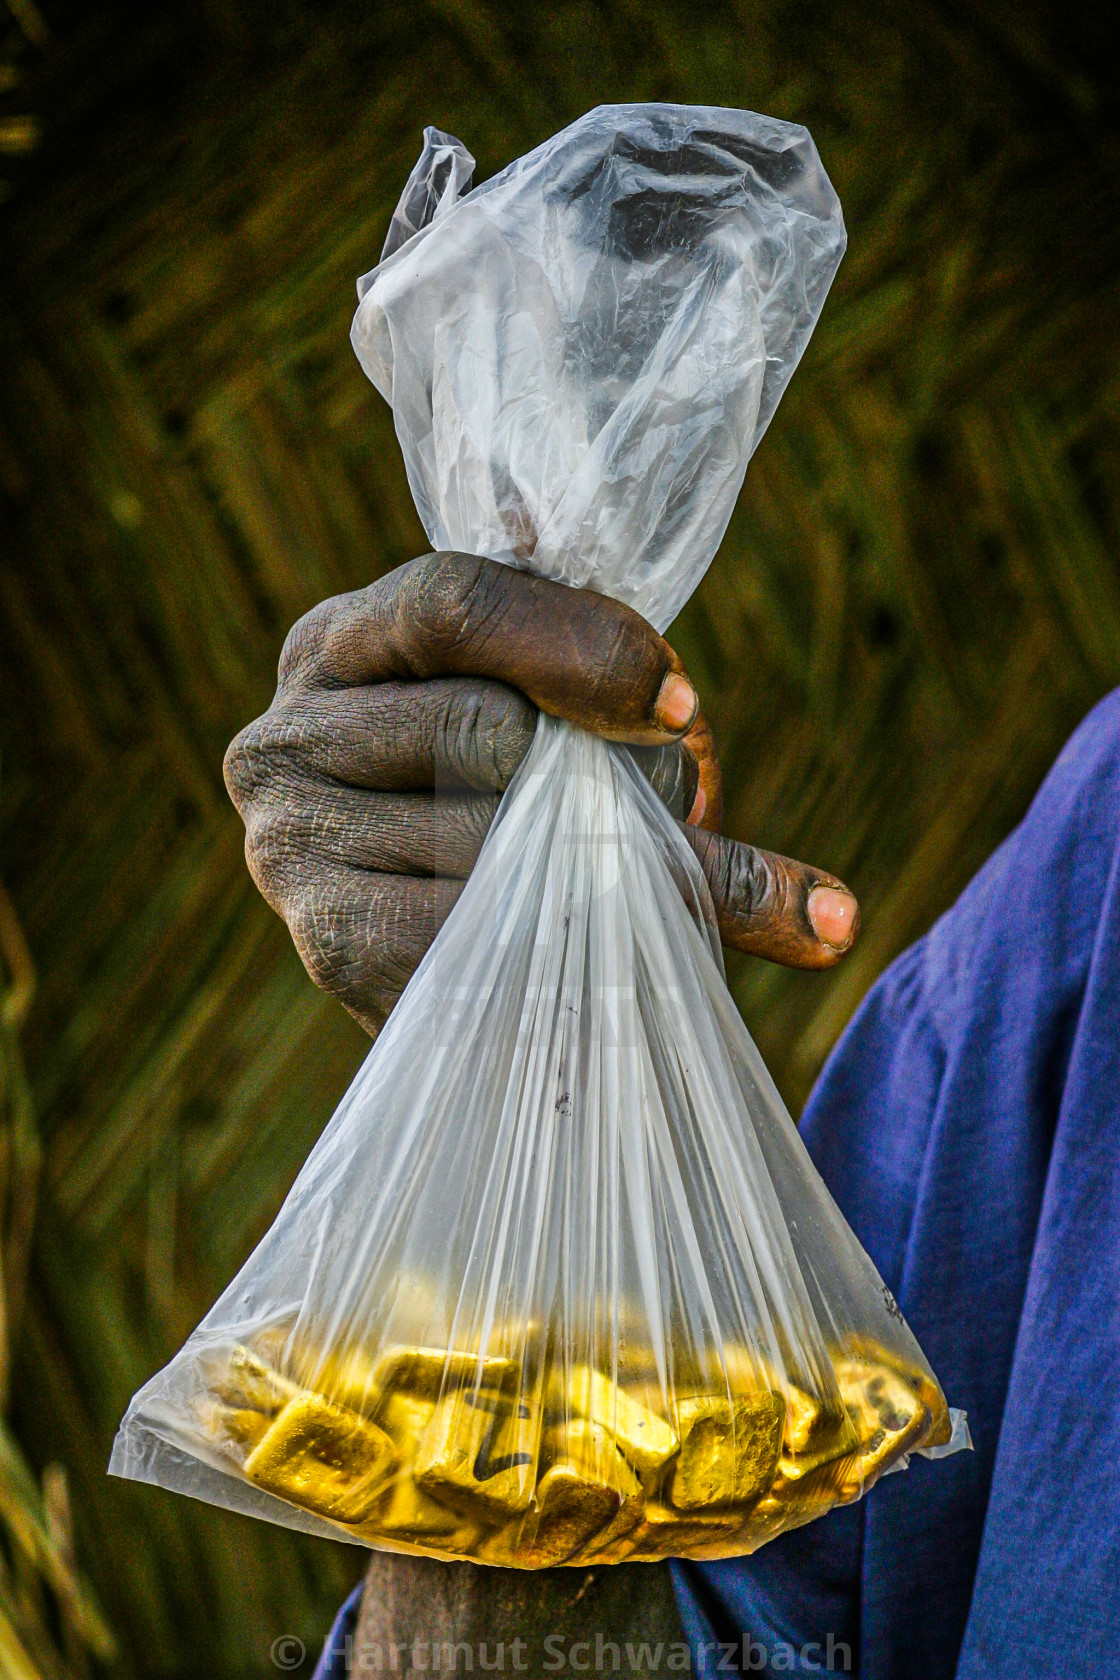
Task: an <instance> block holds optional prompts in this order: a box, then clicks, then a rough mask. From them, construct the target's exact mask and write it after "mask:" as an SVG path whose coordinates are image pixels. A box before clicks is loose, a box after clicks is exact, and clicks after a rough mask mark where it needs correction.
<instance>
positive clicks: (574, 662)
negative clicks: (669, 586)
mask: <svg viewBox="0 0 1120 1680" xmlns="http://www.w3.org/2000/svg"><path fill="white" fill-rule="evenodd" d="M446 676H476V677H487V678H490V679H492V680H496V681H499V682H506V683H510V684H512V686H513V687H514V688H519V689H520V690H521V692H522V693H523V694H527V695H528V697H529V699H530V700H532V701H533V703H534V704H535V705H536V706H538V707H539V708H540V710H541V711H543V712H548V713H549V714H550V715H551V716H553V717H558V718H564V719H566V720H567V721H568V722H569V723H575V724H578V725H579V726H580V727H581V728H583V729H590V730H593V731H594V732H595V734H597V735H602V736H605V737H606V738H607V739H608V740H613V741H628V742H633V743H636V744H649V745H658V744H660V743H663V742H666V741H672V740H677V739H679V737H680V736H681V735H683V734H684V733H685V732H686V731H687V730H688V729H689V728H690V727H691V725H692V723H693V720H694V719H695V717H696V713H697V710H698V708H699V701H698V699H697V695H696V690H695V689H694V688H693V686H692V683H691V682H690V681H689V679H688V676H687V675H686V674H685V670H684V667H683V666H682V664H681V662H680V660H679V659H678V657H677V655H676V654H675V653H674V652H673V650H672V648H671V647H670V646H669V644H668V642H667V641H666V640H665V639H664V637H663V636H659V635H658V633H657V631H656V630H655V629H654V628H653V626H652V625H651V624H647V622H646V620H645V619H644V618H642V617H641V615H640V614H639V613H636V612H634V611H633V610H632V608H630V607H627V606H624V605H623V603H622V602H621V601H615V600H612V599H611V598H610V597H609V596H606V595H597V594H596V593H595V592H594V591H593V590H590V589H569V588H568V587H567V586H566V585H564V584H561V583H552V582H550V581H549V580H548V579H547V578H539V577H533V576H532V575H531V574H530V573H528V572H518V571H515V570H513V569H512V568H511V567H509V566H502V565H499V564H498V563H497V562H496V561H493V560H485V559H482V558H480V557H479V556H478V555H471V554H426V555H424V556H423V557H422V558H421V559H419V560H412V561H410V562H409V563H408V564H407V565H405V566H401V567H399V568H398V569H397V570H396V571H395V572H390V573H389V574H388V575H387V576H386V577H383V578H380V579H379V580H378V581H377V582H376V583H373V584H370V586H369V587H368V588H367V589H362V590H358V591H357V592H356V593H354V594H352V595H339V596H336V597H334V599H333V600H329V601H324V602H322V603H321V604H320V605H319V606H318V607H316V608H314V609H313V610H312V611H311V612H310V613H308V614H307V616H306V617H305V618H302V619H301V620H300V621H299V623H298V624H297V625H296V626H295V628H294V629H293V630H292V632H291V634H290V635H289V637H288V640H287V642H286V643H285V646H284V652H283V654H282V655H281V660H280V686H281V689H284V688H287V687H297V686H301V685H302V686H304V687H328V688H351V687H358V686H361V685H365V684H369V683H377V682H387V681H394V680H396V681H401V680H410V679H411V680H416V679H421V680H423V679H427V678H430V677H446Z"/></svg>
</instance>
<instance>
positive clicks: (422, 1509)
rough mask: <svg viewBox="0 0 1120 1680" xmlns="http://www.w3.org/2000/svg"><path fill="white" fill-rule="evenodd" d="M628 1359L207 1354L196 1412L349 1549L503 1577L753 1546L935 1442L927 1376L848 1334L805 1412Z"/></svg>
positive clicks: (767, 1386)
mask: <svg viewBox="0 0 1120 1680" xmlns="http://www.w3.org/2000/svg"><path fill="white" fill-rule="evenodd" d="M642 1363H643V1362H642V1361H641V1360H637V1361H634V1362H632V1365H631V1367H630V1368H629V1369H628V1372H627V1374H625V1375H623V1374H621V1373H620V1374H619V1377H618V1380H617V1381H615V1380H612V1378H611V1377H610V1376H607V1375H606V1374H604V1373H603V1372H602V1371H598V1370H595V1369H593V1368H592V1367H590V1366H588V1365H572V1366H564V1367H561V1366H560V1365H559V1364H557V1363H553V1364H552V1365H551V1367H550V1368H549V1369H548V1370H546V1371H544V1372H543V1373H542V1372H540V1371H537V1372H535V1373H533V1375H532V1377H531V1379H526V1378H525V1377H524V1374H523V1371H522V1367H521V1365H520V1364H519V1363H518V1362H517V1361H515V1360H512V1359H510V1358H507V1357H504V1356H490V1355H486V1356H482V1357H480V1356H478V1355H477V1354H475V1353H467V1352H462V1351H459V1350H455V1349H452V1350H450V1351H444V1350H441V1349H433V1348H423V1347H407V1348H402V1347H398V1348H392V1349H390V1350H388V1351H387V1352H383V1353H381V1354H380V1355H379V1356H378V1357H377V1358H376V1359H373V1360H370V1359H368V1358H366V1357H364V1356H363V1355H361V1354H359V1353H354V1352H351V1353H348V1354H346V1355H345V1356H344V1357H342V1358H337V1359H336V1358H333V1357H321V1358H318V1359H315V1360H313V1361H312V1360H308V1359H304V1360H303V1361H302V1362H300V1365H299V1369H300V1370H302V1371H303V1372H304V1377H305V1379H306V1376H307V1373H309V1372H313V1381H308V1380H299V1378H298V1373H297V1371H296V1369H295V1367H294V1366H293V1365H292V1363H291V1361H290V1360H286V1359H285V1355H284V1352H283V1338H282V1337H277V1336H275V1335H274V1336H273V1337H272V1338H270V1339H268V1338H264V1337H262V1338H261V1339H260V1341H259V1343H258V1346H257V1347H256V1348H255V1349H254V1348H249V1347H243V1346H238V1347H235V1348H232V1349H228V1348H227V1349H226V1350H224V1352H222V1353H215V1354H213V1355H210V1356H208V1358H207V1361H206V1363H205V1364H204V1365H203V1367H202V1374H203V1377H204V1380H205V1382H206V1385H207V1387H206V1392H205V1395H204V1397H203V1398H202V1400H201V1401H200V1403H199V1406H198V1409H197V1416H198V1420H199V1424H200V1426H201V1427H202V1428H203V1430H204V1431H205V1432H206V1434H207V1436H208V1437H209V1438H210V1439H211V1441H212V1444H213V1446H214V1447H215V1448H216V1449H217V1450H218V1451H219V1452H221V1453H222V1455H223V1456H224V1457H226V1458H227V1459H228V1458H232V1459H233V1460H234V1461H235V1462H236V1463H237V1464H238V1465H239V1467H240V1469H241V1471H242V1473H243V1474H244V1475H245V1476H246V1477H247V1478H248V1480H249V1481H251V1482H254V1483H255V1484H256V1485H257V1486H259V1487H261V1488H264V1489H266V1490H267V1491H268V1492H270V1493H273V1494H276V1495H278V1496H279V1497H280V1498H282V1499H286V1500H288V1501H289V1502H290V1503H292V1504H294V1505H299V1506H301V1507H303V1508H304V1509H305V1510H309V1511H313V1512H315V1513H316V1514H317V1515H319V1516H322V1517H326V1518H328V1519H329V1520H331V1521H332V1522H335V1523H337V1524H339V1525H341V1526H342V1527H344V1528H346V1529H347V1530H348V1531H349V1532H351V1533H352V1534H354V1535H355V1536H356V1537H358V1538H361V1539H365V1540H369V1541H372V1542H374V1543H378V1542H382V1543H384V1544H386V1545H387V1546H390V1547H392V1548H394V1549H398V1550H410V1551H411V1550H416V1551H421V1552H425V1553H431V1554H435V1555H440V1556H445V1557H471V1558H475V1559H477V1560H478V1561H479V1562H483V1563H492V1564H501V1565H505V1566H507V1567H511V1568H520V1569H542V1568H546V1567H549V1566H552V1565H555V1564H573V1565H574V1564H593V1563H617V1562H622V1561H623V1560H627V1559H632V1560H636V1561H642V1560H652V1559H656V1558H665V1557H699V1558H715V1557H726V1556H732V1555H735V1554H738V1553H743V1552H749V1551H753V1550H755V1549H756V1548H757V1547H758V1546H760V1545H763V1544H765V1542H766V1541H767V1540H770V1539H773V1538H774V1536H775V1535H777V1534H779V1533H781V1532H782V1531H783V1530H784V1529H786V1528H793V1527H797V1526H799V1525H800V1524H802V1523H805V1522H810V1521H812V1519H813V1518H814V1517H817V1516H820V1515H822V1514H823V1513H824V1512H825V1511H827V1510H829V1509H830V1508H831V1507H832V1506H833V1505H837V1504H842V1503H846V1502H847V1501H850V1500H852V1499H856V1498H858V1497H859V1496H860V1494H861V1493H862V1492H864V1491H865V1490H866V1489H867V1488H868V1487H869V1486H870V1485H871V1483H872V1482H873V1481H874V1480H876V1478H877V1477H878V1476H879V1475H881V1474H882V1472H883V1471H884V1470H885V1469H887V1468H888V1467H889V1466H890V1465H891V1464H893V1463H895V1462H896V1460H897V1459H898V1458H899V1457H900V1456H901V1455H902V1454H903V1453H906V1452H909V1451H912V1450H913V1449H914V1448H915V1447H917V1446H923V1445H929V1444H932V1443H933V1442H935V1441H939V1440H944V1439H946V1438H947V1433H948V1423H949V1420H948V1413H947V1410H946V1407H945V1402H944V1398H943V1396H942V1394H941V1391H940V1389H939V1388H938V1387H937V1385H936V1383H934V1382H933V1381H932V1380H931V1379H930V1377H929V1376H928V1374H927V1373H925V1372H922V1371H919V1370H916V1369H912V1368H908V1367H904V1366H903V1365H902V1364H901V1363H900V1362H899V1361H898V1360H895V1359H892V1358H891V1357H890V1356H889V1355H888V1354H886V1353H885V1352H884V1350H883V1349H881V1348H879V1347H878V1346H876V1345H874V1344H871V1343H869V1342H867V1341H866V1340H859V1339H858V1338H854V1337H853V1338H848V1339H846V1341H845V1344H844V1346H843V1347H842V1348H837V1349H836V1350H835V1351H834V1354H833V1358H832V1366H833V1372H834V1375H835V1385H834V1387H833V1385H832V1384H829V1385H828V1387H829V1390H830V1392H831V1395H832V1397H831V1398H826V1399H823V1400H822V1399H820V1398H817V1397H816V1396H815V1395H814V1394H813V1393H811V1392H809V1390H808V1388H807V1387H806V1388H803V1387H801V1386H800V1385H799V1384H797V1383H793V1382H791V1381H789V1380H788V1378H786V1377H785V1376H784V1375H783V1376H781V1377H779V1376H777V1375H775V1374H774V1372H773V1371H772V1370H770V1369H769V1368H768V1367H767V1366H766V1365H765V1364H764V1363H763V1362H761V1361H760V1360H759V1359H757V1358H755V1357H752V1356H750V1355H748V1354H747V1352H746V1350H744V1349H736V1348H726V1349H724V1350H722V1354H721V1355H720V1356H719V1357H718V1358H717V1359H716V1360H715V1362H714V1368H718V1371H719V1373H720V1375H721V1377H722V1382H720V1381H717V1380H712V1379H709V1380H707V1381H706V1382H705V1383H704V1384H703V1385H702V1386H698V1387H696V1388H693V1387H690V1388H689V1390H688V1391H687V1392H681V1391H680V1390H679V1389H678V1390H677V1391H676V1392H675V1393H673V1394H671V1396H670V1397H669V1398H668V1399H667V1400H666V1398H665V1397H664V1394H663V1390H662V1388H661V1386H660V1384H658V1383H656V1382H651V1381H650V1379H649V1376H648V1370H647V1373H646V1375H645V1377H644V1379H643V1376H642V1373H641V1366H642ZM281 1367H283V1368H281Z"/></svg>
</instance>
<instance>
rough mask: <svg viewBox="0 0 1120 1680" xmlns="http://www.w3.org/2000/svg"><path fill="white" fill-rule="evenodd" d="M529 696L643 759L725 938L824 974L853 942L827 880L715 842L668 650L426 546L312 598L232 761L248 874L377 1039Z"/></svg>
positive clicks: (702, 737)
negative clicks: (349, 587) (336, 592)
mask: <svg viewBox="0 0 1120 1680" xmlns="http://www.w3.org/2000/svg"><path fill="white" fill-rule="evenodd" d="M538 708H539V709H541V710H544V711H546V712H549V713H551V714H552V716H554V717H560V718H565V719H567V720H568V721H569V722H571V723H575V724H578V725H580V726H581V727H582V728H584V729H591V730H595V731H596V732H597V733H599V734H600V735H603V736H605V737H606V738H607V739H609V740H613V741H623V742H627V743H629V744H631V745H633V746H635V747H637V748H638V749H639V757H640V760H641V762H642V766H643V769H644V770H645V772H646V774H647V775H648V776H649V777H650V780H651V782H652V784H653V786H654V787H655V788H656V789H657V791H658V793H659V794H660V795H661V797H662V798H663V799H664V800H665V801H666V803H667V805H668V806H669V808H670V810H672V811H673V813H674V815H675V816H677V818H678V819H679V820H681V819H685V818H686V817H687V818H688V819H689V820H687V821H682V827H683V829H684V832H685V833H686V835H687V836H688V838H689V840H690V842H691V844H692V846H693V847H694V849H695V851H696V854H697V856H698V858H699V860H700V862H701V864H702V866H703V869H704V872H705V874H706V876H707V879H708V882H709V884H710V886H711V890H712V897H713V900H714V903H715V907H716V912H717V915H718V918H719V926H720V932H721V935H722V938H723V941H724V943H725V944H726V945H729V946H732V947H734V948H735V949H736V950H741V951H750V952H753V953H755V954H756V955H758V956H763V957H768V958H770V959H771V960H772V961H775V962H781V963H786V964H789V965H792V966H795V967H801V968H827V967H829V966H830V965H831V964H832V963H834V962H836V961H837V960H838V959H839V958H840V957H841V956H842V955H843V954H844V952H845V951H847V950H848V949H849V948H850V946H851V945H852V943H853V941H854V939H855V937H856V934H857V932H858V925H859V911H858V908H857V906H856V903H855V900H854V898H853V897H852V896H851V894H850V893H849V892H848V891H847V889H846V888H845V887H843V886H842V885H841V883H840V882H838V881H837V880H836V879H835V877H834V876H831V875H828V874H826V873H825V872H824V871H822V870H819V869H813V868H811V867H810V866H809V865H807V864H802V863H795V862H793V861H792V860H791V859H789V858H783V857H778V856H776V855H775V854H773V853H770V852H764V851H760V850H758V849H756V848H755V847H753V846H750V845H746V844H743V843H741V842H738V841H734V840H728V839H725V838H723V837H722V836H721V835H720V834H719V833H718V832H717V830H718V824H719V811H720V782H719V766H718V763H717V761H716V758H715V754H714V750H713V747H712V741H711V735H710V732H709V730H708V728H707V725H706V724H705V722H704V720H703V718H702V717H701V716H700V715H699V712H698V709H697V708H698V702H697V699H696V695H695V691H694V690H693V688H692V685H691V683H690V682H689V680H688V678H687V676H686V674H685V673H684V670H683V667H682V666H681V663H680V660H679V659H678V658H677V656H676V654H675V653H674V652H673V650H672V648H671V647H670V646H669V644H668V643H667V642H666V641H665V640H664V638H663V637H661V636H659V635H658V634H657V632H656V631H655V630H654V629H653V628H652V627H651V626H650V625H649V624H647V623H646V621H645V620H644V619H643V618H641V617H640V616H639V615H638V614H637V613H635V612H633V611H631V609H630V608H629V607H625V606H623V605H622V604H621V603H620V602H618V601H614V600H610V599H608V598H607V597H606V596H603V595H597V594H595V593H594V592H593V591H591V590H579V589H568V588H566V587H564V585H562V584H556V583H550V582H547V581H546V580H545V579H542V578H535V577H531V576H529V575H528V574H527V573H524V572H517V571H513V570H511V569H510V568H509V567H506V566H500V565H497V564H496V563H495V562H494V561H490V560H483V559H479V558H477V557H476V556H472V555H466V554H428V555H425V556H423V557H422V558H421V559H418V560H413V561H410V562H409V564H407V565H405V566H401V567H400V568H399V569H398V570H397V571H395V572H391V573H390V574H389V575H388V576H386V577H384V578H381V579H379V580H378V582H376V583H373V584H371V585H370V586H369V587H368V588H367V589H362V590H358V591H357V592H355V593H354V594H352V595H340V596H337V597H335V598H334V599H333V600H329V601H324V602H322V603H321V604H320V605H319V606H317V607H315V608H314V609H313V610H312V611H311V612H309V613H308V614H307V615H306V616H305V617H304V618H302V619H300V621H299V623H298V624H296V625H295V626H294V628H293V629H292V631H291V633H290V634H289V636H288V639H287V641H286V643H285V645H284V650H283V653H282V655H281V658H280V672H279V682H278V686H277V690H276V697H275V699H274V700H273V702H272V705H271V706H270V707H269V709H268V711H267V712H265V714H264V715H263V717H259V718H258V719H257V720H256V722H254V723H251V724H250V725H249V727H248V728H247V729H244V730H242V732H241V734H240V735H238V736H237V738H236V740H235V741H233V743H232V744H231V746H230V748H229V751H228V752H227V754H226V762H225V773H226V784H227V786H228V788H229V792H230V796H231V797H232V799H233V801H234V804H235V805H236V806H237V809H238V811H239V812H240V813H241V816H242V818H243V819H244V822H245V854H246V858H247V859H248V863H249V868H250V870H251V871H252V874H253V879H254V880H255V881H256V883H257V885H258V886H259V888H260V890H261V892H262V893H263V894H264V896H265V898H266V899H267V900H268V902H269V903H270V904H271V905H272V906H273V908H274V909H275V910H276V911H277V912H278V913H279V914H280V915H281V916H282V917H283V918H284V920H285V922H286V923H287V924H288V927H289V929H290V930H291V934H292V937H293V939H294V940H295V943H296V947H297V949H298V951H299V954H300V956H301V957H302V959H303V962H304V965H305V966H306V968H307V971H308V973H309V974H310V975H311V977H312V979H313V980H314V981H315V982H316V984H317V985H319V986H321V987H323V988H324V990H326V991H327V992H330V993H331V994H332V995H333V996H335V997H337V998H338V999H339V1000H340V1001H341V1002H342V1003H343V1004H344V1005H345V1006H346V1008H347V1009H348V1010H349V1011H350V1013H351V1014H352V1015H353V1016H354V1017H355V1018H356V1019H357V1020H358V1021H360V1022H361V1024H362V1025H363V1026H364V1027H365V1028H366V1030H367V1031H368V1032H370V1033H371V1034H376V1032H377V1031H378V1029H379V1028H380V1027H381V1026H382V1025H383V1023H384V1021H385V1019H386V1017H387V1016H388V1014H389V1011H390V1010H391V1009H392V1007H393V1004H394V1003H395V1002H396V1000H397V998H398V997H399V996H400V994H401V992H402V991H403V990H404V987H405V986H406V984H407V983H408V980H409V977H410V976H411V974H412V972H413V970H414V969H415V968H416V966H417V964H418V963H419V961H420V959H421V957H422V956H423V955H424V952H425V951H426V950H427V948H428V946H429V945H430V944H431V942H432V939H433V938H434V937H435V934H436V932H437V931H438V929H439V927H440V925H441V924H442V922H443V921H444V919H445V917H446V916H447V915H448V913H449V911H450V910H451V908H452V906H453V904H454V903H455V900H456V899H457V897H458V895H459V893H460V892H461V891H462V886H463V882H464V881H465V880H466V878H467V876H468V875H469V874H470V871H471V868H472V866H473V864H474V862H475V859H476V858H477V856H478V853H479V850H480V848H481V846H482V842H483V840H484V839H485V837H486V832H487V830H488V828H489V827H490V824H491V822H492V821H493V818H494V813H495V812H496V810H497V808H498V803H499V800H500V797H501V793H502V791H503V790H504V789H505V788H506V786H507V785H508V784H509V781H510V778H511V777H512V775H513V773H514V771H515V770H516V769H517V766H518V765H519V764H520V763H521V760H522V759H523V758H524V756H525V754H526V752H527V751H528V749H529V745H530V743H531V741H532V738H533V733H534V730H535V727H536V719H537V712H538Z"/></svg>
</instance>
